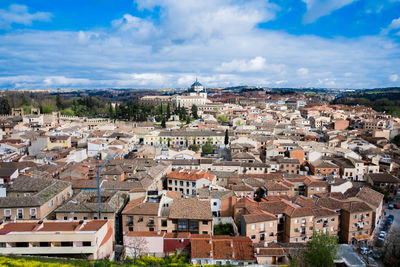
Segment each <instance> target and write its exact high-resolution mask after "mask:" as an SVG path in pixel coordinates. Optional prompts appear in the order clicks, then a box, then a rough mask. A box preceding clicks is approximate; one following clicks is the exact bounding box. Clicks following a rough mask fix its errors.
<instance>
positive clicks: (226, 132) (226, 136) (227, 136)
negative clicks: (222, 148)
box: [224, 129, 229, 146]
mask: <svg viewBox="0 0 400 267" xmlns="http://www.w3.org/2000/svg"><path fill="white" fill-rule="evenodd" d="M224 144H225V145H226V146H227V145H228V144H229V133H228V129H226V130H225V140H224Z"/></svg>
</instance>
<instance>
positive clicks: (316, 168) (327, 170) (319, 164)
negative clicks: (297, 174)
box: [309, 160, 340, 176]
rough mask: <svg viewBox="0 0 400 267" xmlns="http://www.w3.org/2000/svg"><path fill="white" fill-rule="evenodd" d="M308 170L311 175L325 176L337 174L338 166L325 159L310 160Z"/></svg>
mask: <svg viewBox="0 0 400 267" xmlns="http://www.w3.org/2000/svg"><path fill="white" fill-rule="evenodd" d="M309 165H310V170H311V172H312V174H313V175H316V176H327V175H339V171H340V168H339V166H337V165H336V164H334V163H332V162H329V161H326V160H318V161H313V162H310V164H309Z"/></svg>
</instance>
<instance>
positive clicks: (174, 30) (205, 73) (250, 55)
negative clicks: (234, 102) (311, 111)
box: [0, 0, 400, 88]
mask: <svg viewBox="0 0 400 267" xmlns="http://www.w3.org/2000/svg"><path fill="white" fill-rule="evenodd" d="M399 11H400V0H379V1H376V0H238V1H235V0H136V1H132V0H118V1H115V0H82V1H70V0H57V1H48V0H29V1H28V0H27V1H23V0H21V1H0V88H100V87H101V88H110V87H117V88H127V87H129V88H164V87H187V86H190V84H191V83H192V82H193V80H194V79H195V77H198V78H199V80H200V82H202V83H203V84H204V85H205V86H207V87H213V86H221V87H222V86H234V85H256V86H269V87H328V88H343V87H344V88H373V87H388V86H400V47H399V45H400V12H399Z"/></svg>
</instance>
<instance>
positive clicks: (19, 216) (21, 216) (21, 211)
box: [17, 209, 24, 219]
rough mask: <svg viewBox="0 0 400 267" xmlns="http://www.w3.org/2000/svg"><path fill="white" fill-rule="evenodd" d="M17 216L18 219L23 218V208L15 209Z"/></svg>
mask: <svg viewBox="0 0 400 267" xmlns="http://www.w3.org/2000/svg"><path fill="white" fill-rule="evenodd" d="M17 213H18V214H17V216H18V219H23V218H24V210H23V209H18V210H17Z"/></svg>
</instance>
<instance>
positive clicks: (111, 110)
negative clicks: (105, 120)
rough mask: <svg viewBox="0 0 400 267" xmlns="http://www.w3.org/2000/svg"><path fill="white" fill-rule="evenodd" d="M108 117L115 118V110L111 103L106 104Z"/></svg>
mask: <svg viewBox="0 0 400 267" xmlns="http://www.w3.org/2000/svg"><path fill="white" fill-rule="evenodd" d="M108 117H109V118H110V119H112V118H115V110H114V107H113V105H112V103H111V102H110V103H109V104H108Z"/></svg>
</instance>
